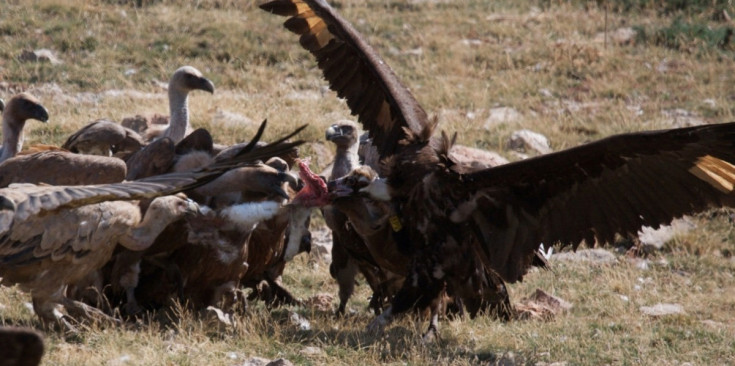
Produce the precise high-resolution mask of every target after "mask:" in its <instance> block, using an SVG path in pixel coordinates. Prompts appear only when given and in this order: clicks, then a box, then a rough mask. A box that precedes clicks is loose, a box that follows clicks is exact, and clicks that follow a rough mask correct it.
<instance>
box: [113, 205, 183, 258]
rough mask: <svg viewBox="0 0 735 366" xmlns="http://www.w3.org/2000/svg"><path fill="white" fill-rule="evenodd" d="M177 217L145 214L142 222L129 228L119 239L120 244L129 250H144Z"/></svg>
mask: <svg viewBox="0 0 735 366" xmlns="http://www.w3.org/2000/svg"><path fill="white" fill-rule="evenodd" d="M178 219H179V216H177V215H173V216H171V215H154V214H151V210H148V212H146V214H145V216H144V217H143V220H141V221H140V223H139V224H138V225H136V226H133V227H130V229H129V230H128V231H127V233H125V235H123V236H122V238H120V244H121V245H122V246H124V247H126V248H128V249H130V250H144V249H147V248H148V247H150V246H151V245H152V244H153V242H154V241H155V240H156V238H157V237H158V235H160V234H161V233H162V232H163V230H165V229H166V226H168V225H169V224H171V223H173V222H174V221H176V220H178Z"/></svg>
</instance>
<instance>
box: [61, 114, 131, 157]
mask: <svg viewBox="0 0 735 366" xmlns="http://www.w3.org/2000/svg"><path fill="white" fill-rule="evenodd" d="M144 144H145V142H144V141H143V138H142V137H141V136H140V135H139V134H138V133H137V132H135V131H133V130H131V129H129V128H127V127H123V126H121V125H120V124H117V123H115V122H112V121H108V120H104V119H101V120H97V121H94V122H92V123H89V124H88V125H86V126H84V127H82V128H81V129H80V130H79V131H77V132H75V133H74V134H72V135H71V136H69V138H67V139H66V142H64V144H63V145H62V146H61V147H62V148H64V149H66V150H69V151H71V152H73V153H78V154H88V155H102V156H113V155H115V154H117V153H128V154H129V153H133V152H136V151H138V150H140V149H141V147H143V145H144Z"/></svg>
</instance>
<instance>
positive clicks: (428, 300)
mask: <svg viewBox="0 0 735 366" xmlns="http://www.w3.org/2000/svg"><path fill="white" fill-rule="evenodd" d="M419 259H421V260H422V261H421V262H420V261H419ZM438 263H439V261H437V260H435V259H433V258H432V256H431V255H417V256H415V257H414V260H413V262H412V269H411V271H410V273H411V274H410V275H409V277H408V278H406V280H405V281H404V282H403V286H402V287H401V289H400V290H398V293H396V295H395V296H394V297H393V301H392V302H391V306H390V307H388V309H386V310H385V312H383V313H382V314H380V316H378V317H376V318H375V319H374V320H373V321H372V322H371V323H370V324H369V325H368V328H367V330H368V332H371V333H382V331H383V329H384V328H385V327H386V326H387V325H388V324H390V323H391V322H392V321H393V318H394V317H395V315H397V314H401V313H404V312H406V311H408V310H409V309H411V308H417V309H425V308H426V307H428V306H431V309H432V317H433V315H434V312H435V311H436V314H437V316H438V310H439V309H438V301H439V299H440V298H441V295H442V294H443V292H444V291H445V287H446V286H445V283H444V273H440V272H435V271H434V269H435V268H439V267H438V266H437V264H438ZM432 272H435V273H432ZM432 321H433V319H432Z"/></svg>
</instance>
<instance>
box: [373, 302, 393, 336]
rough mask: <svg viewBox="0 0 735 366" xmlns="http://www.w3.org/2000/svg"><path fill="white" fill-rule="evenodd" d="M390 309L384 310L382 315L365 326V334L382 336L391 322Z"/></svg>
mask: <svg viewBox="0 0 735 366" xmlns="http://www.w3.org/2000/svg"><path fill="white" fill-rule="evenodd" d="M391 309H392V307H389V308H388V309H386V310H385V311H384V312H383V313H382V314H380V315H378V316H377V317H375V319H373V321H371V322H370V324H368V326H367V332H368V333H370V334H373V335H378V336H379V335H382V334H383V332H384V331H385V327H386V326H388V324H390V322H391V321H393V315H392V313H393V312H392V310H391Z"/></svg>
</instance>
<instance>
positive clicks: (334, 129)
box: [326, 120, 360, 148]
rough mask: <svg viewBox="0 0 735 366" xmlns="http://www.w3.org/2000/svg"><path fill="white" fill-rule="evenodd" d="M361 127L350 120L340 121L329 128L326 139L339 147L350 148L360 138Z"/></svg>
mask: <svg viewBox="0 0 735 366" xmlns="http://www.w3.org/2000/svg"><path fill="white" fill-rule="evenodd" d="M359 132H360V127H359V126H358V125H357V123H355V122H352V121H350V120H342V121H339V122H337V123H335V124H333V125H331V126H329V128H327V131H326V139H327V140H329V141H331V142H333V143H334V144H335V145H337V146H338V147H342V148H349V147H351V146H353V145H355V144H356V143H357V142H358V141H359V139H360V135H359Z"/></svg>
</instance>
